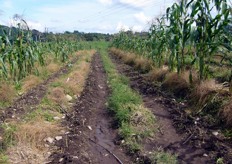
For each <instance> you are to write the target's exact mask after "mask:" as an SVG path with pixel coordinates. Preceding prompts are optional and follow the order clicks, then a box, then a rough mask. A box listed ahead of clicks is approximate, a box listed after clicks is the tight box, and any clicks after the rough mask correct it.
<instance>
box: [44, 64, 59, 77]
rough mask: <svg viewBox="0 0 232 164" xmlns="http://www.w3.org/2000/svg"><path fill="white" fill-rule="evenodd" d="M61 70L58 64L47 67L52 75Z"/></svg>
mask: <svg viewBox="0 0 232 164" xmlns="http://www.w3.org/2000/svg"><path fill="white" fill-rule="evenodd" d="M59 69H60V66H59V65H58V64H57V63H54V62H53V63H50V64H48V65H47V66H46V70H47V71H48V72H49V73H50V74H52V73H54V72H57V71H58V70H59Z"/></svg>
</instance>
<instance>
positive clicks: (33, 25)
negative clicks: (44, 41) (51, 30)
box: [27, 21, 45, 32]
mask: <svg viewBox="0 0 232 164" xmlns="http://www.w3.org/2000/svg"><path fill="white" fill-rule="evenodd" d="M27 25H28V26H29V28H30V29H36V30H39V31H41V32H42V31H44V28H45V27H44V26H43V25H42V24H41V23H39V22H33V21H27Z"/></svg>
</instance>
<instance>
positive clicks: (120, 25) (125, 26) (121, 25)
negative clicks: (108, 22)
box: [116, 22, 130, 31]
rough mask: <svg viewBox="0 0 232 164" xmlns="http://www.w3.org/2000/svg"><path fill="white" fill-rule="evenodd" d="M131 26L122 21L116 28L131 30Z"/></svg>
mask: <svg viewBox="0 0 232 164" xmlns="http://www.w3.org/2000/svg"><path fill="white" fill-rule="evenodd" d="M129 29H130V28H129V26H127V25H125V24H123V23H122V22H119V23H118V24H117V27H116V30H117V31H121V30H122V31H127V30H129Z"/></svg>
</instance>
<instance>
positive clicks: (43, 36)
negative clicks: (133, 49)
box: [0, 25, 113, 41]
mask: <svg viewBox="0 0 232 164" xmlns="http://www.w3.org/2000/svg"><path fill="white" fill-rule="evenodd" d="M25 31H26V30H25ZM18 32H19V30H18V28H16V27H8V26H4V25H0V36H2V35H5V34H6V35H7V36H8V37H9V40H10V41H11V40H14V39H16V38H15V37H16V36H17V34H18ZM30 32H31V36H32V38H33V40H34V41H46V40H47V41H52V40H53V39H54V38H56V36H59V37H62V36H64V38H68V37H71V38H75V39H77V40H84V41H98V40H105V41H110V40H111V39H112V37H113V35H111V34H103V33H84V32H79V31H74V32H69V31H66V32H64V33H59V34H54V33H52V32H50V33H48V32H40V31H38V30H35V29H33V30H31V31H30ZM54 36H55V37H54Z"/></svg>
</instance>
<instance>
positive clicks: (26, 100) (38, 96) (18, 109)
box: [0, 56, 79, 123]
mask: <svg viewBox="0 0 232 164" xmlns="http://www.w3.org/2000/svg"><path fill="white" fill-rule="evenodd" d="M78 59H79V56H78V57H75V58H74V59H73V60H72V61H71V62H69V63H68V64H66V65H65V66H63V67H62V68H61V69H60V70H59V71H57V72H56V73H54V74H52V75H51V76H50V77H49V78H48V79H47V80H45V81H44V82H42V83H41V84H39V85H37V86H36V87H34V88H32V89H31V90H29V91H28V92H27V93H25V94H24V95H22V96H21V97H19V98H18V99H17V100H16V101H14V103H13V105H12V106H10V107H8V108H5V109H2V110H1V111H2V113H1V114H0V123H2V122H4V121H5V120H6V119H11V118H17V119H20V116H22V115H23V114H25V112H26V111H32V110H34V109H35V108H36V106H37V105H38V104H39V103H40V102H41V100H42V98H43V97H44V96H45V94H46V92H47V88H48V85H49V84H50V83H52V82H53V81H54V80H55V79H56V78H58V77H60V76H61V75H63V74H66V73H68V71H69V69H70V68H69V65H70V64H74V63H76V62H77V61H78Z"/></svg>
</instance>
